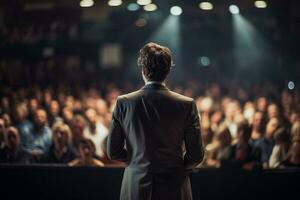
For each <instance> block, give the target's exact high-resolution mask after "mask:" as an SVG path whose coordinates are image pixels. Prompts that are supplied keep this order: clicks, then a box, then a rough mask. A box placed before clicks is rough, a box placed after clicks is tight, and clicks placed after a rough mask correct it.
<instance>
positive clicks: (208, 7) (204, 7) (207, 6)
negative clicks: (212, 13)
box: [199, 2, 214, 10]
mask: <svg viewBox="0 0 300 200" xmlns="http://www.w3.org/2000/svg"><path fill="white" fill-rule="evenodd" d="M199 7H200V9H202V10H212V9H213V8H214V6H213V4H212V3H210V2H201V3H199Z"/></svg>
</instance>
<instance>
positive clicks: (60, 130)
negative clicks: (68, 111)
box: [42, 122, 76, 164]
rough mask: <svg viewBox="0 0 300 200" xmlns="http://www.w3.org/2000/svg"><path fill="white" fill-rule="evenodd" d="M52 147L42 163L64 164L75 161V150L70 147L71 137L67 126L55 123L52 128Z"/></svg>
mask: <svg viewBox="0 0 300 200" xmlns="http://www.w3.org/2000/svg"><path fill="white" fill-rule="evenodd" d="M52 141H53V142H52V145H51V147H50V150H49V152H48V153H47V154H46V155H45V156H44V158H43V160H42V162H44V163H57V164H66V163H68V162H70V161H71V160H73V159H75V157H76V155H75V150H74V149H73V147H72V146H71V143H72V135H71V130H70V128H69V126H68V125H66V124H64V123H62V122H57V123H56V124H54V125H53V128H52Z"/></svg>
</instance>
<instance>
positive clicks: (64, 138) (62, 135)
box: [53, 129, 70, 149]
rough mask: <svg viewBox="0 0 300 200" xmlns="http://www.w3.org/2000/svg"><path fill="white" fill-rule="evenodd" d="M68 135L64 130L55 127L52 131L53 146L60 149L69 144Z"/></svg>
mask: <svg viewBox="0 0 300 200" xmlns="http://www.w3.org/2000/svg"><path fill="white" fill-rule="evenodd" d="M69 137H70V135H69V133H68V132H67V131H66V130H63V129H56V130H55V131H54V132H53V143H54V145H55V147H57V148H58V149H61V148H63V147H65V146H67V145H68V144H69V141H70V138H69Z"/></svg>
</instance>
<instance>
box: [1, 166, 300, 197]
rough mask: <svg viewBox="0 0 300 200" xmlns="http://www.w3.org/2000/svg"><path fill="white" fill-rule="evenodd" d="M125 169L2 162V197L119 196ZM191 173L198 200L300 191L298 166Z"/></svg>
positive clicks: (266, 195) (267, 195) (194, 193)
mask: <svg viewBox="0 0 300 200" xmlns="http://www.w3.org/2000/svg"><path fill="white" fill-rule="evenodd" d="M123 170H124V169H123V168H117V167H106V168H86V167H84V168H82V167H79V168H77V167H74V168H73V167H62V166H9V165H7V166H5V165H2V166H0V182H1V188H0V199H2V198H1V197H9V198H7V199H26V200H27V199H29V200H32V199H41V200H44V199H51V200H56V199H65V200H67V199H82V200H89V199H95V200H96V199H97V200H102V199H104V200H106V199H107V200H118V199H119V191H120V187H121V182H122V174H123ZM190 177H191V184H192V188H193V197H194V200H198V199H199V200H204V199H207V200H212V199H220V200H222V199H230V200H233V199H239V200H243V199H253V200H254V199H270V200H273V199H282V200H285V199H299V197H300V192H299V191H300V187H299V186H300V170H299V169H294V170H262V171H251V172H250V171H239V170H222V169H199V170H197V171H195V172H193V173H191V175H190ZM293 195H296V196H294V197H293ZM3 199H5V198H3Z"/></svg>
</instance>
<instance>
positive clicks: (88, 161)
mask: <svg viewBox="0 0 300 200" xmlns="http://www.w3.org/2000/svg"><path fill="white" fill-rule="evenodd" d="M95 152H96V148H95V145H94V143H93V141H92V140H90V139H82V140H81V141H80V143H79V156H78V158H76V159H75V160H73V161H71V162H69V166H85V167H103V166H104V164H103V163H102V162H101V161H100V160H97V159H95Z"/></svg>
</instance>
